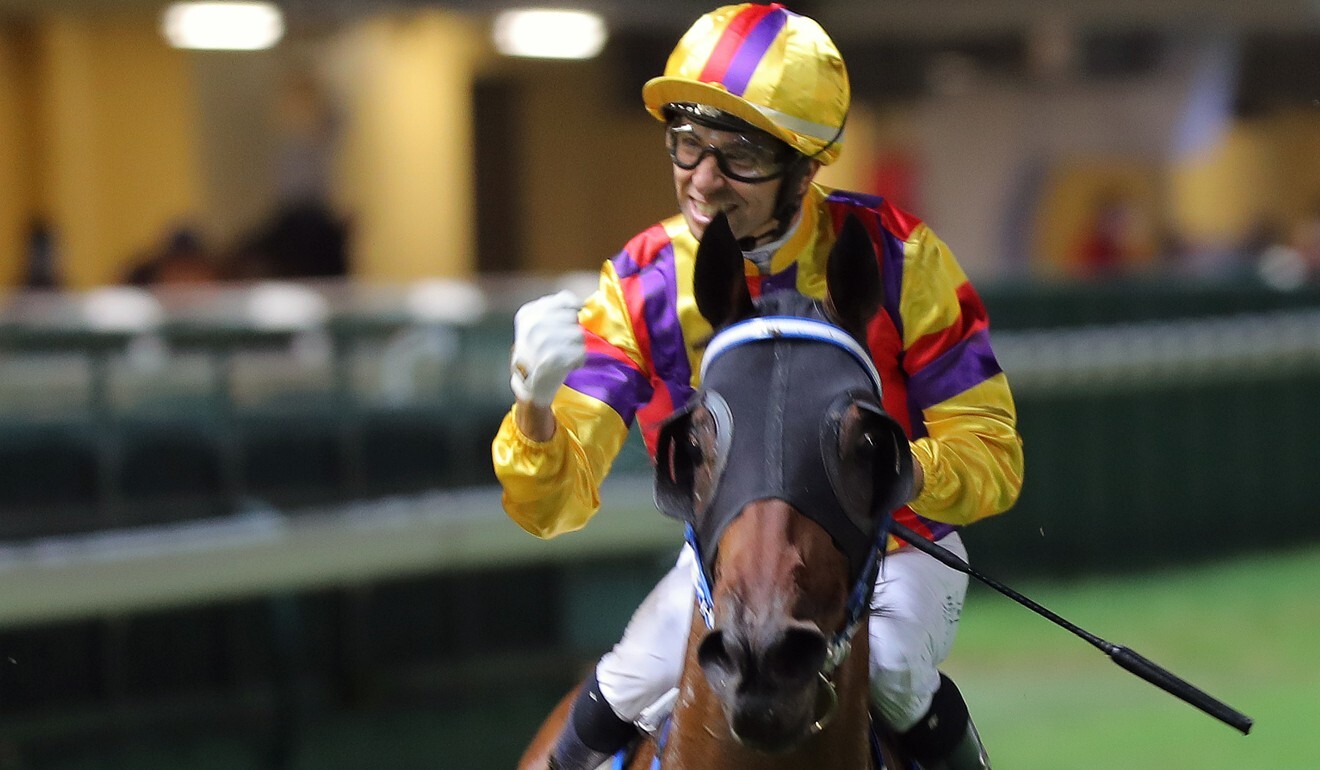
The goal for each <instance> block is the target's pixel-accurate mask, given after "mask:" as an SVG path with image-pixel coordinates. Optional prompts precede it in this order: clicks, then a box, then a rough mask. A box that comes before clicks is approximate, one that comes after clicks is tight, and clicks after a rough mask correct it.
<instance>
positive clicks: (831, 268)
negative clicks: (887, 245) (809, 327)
mask: <svg viewBox="0 0 1320 770" xmlns="http://www.w3.org/2000/svg"><path fill="white" fill-rule="evenodd" d="M825 285H826V291H827V292H828V293H827V296H828V298H829V306H830V309H831V310H832V311H833V313H834V315H835V320H836V321H838V322H839V324H840V325H842V326H843V327H844V328H846V329H850V330H853V331H855V332H857V333H864V332H865V330H866V324H867V322H868V321H870V320H871V316H873V315H875V313H876V311H877V310H879V309H880V302H881V298H882V295H883V292H884V287H883V286H882V285H881V283H880V265H879V263H878V261H877V258H876V253H875V245H874V244H873V243H872V242H871V237H870V235H868V234H867V232H866V226H865V225H863V224H862V223H861V220H859V219H857V217H855V216H853V215H851V214H849V215H848V218H847V219H846V220H844V223H843V228H842V229H841V230H840V231H839V237H838V239H837V240H835V242H834V248H832V249H830V255H829V258H828V260H827V261H826V264H825Z"/></svg>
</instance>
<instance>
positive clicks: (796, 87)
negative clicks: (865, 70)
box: [642, 3, 851, 165]
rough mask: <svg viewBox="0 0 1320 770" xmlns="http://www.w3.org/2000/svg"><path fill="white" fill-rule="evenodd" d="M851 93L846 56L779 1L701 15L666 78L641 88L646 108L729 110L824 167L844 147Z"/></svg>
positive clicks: (659, 111) (661, 114) (658, 111)
mask: <svg viewBox="0 0 1320 770" xmlns="http://www.w3.org/2000/svg"><path fill="white" fill-rule="evenodd" d="M850 99H851V90H850V89H849V86H848V71H847V69H845V68H844V65H843V57H842V56H840V55H839V50H838V48H836V47H835V45H834V41H832V40H830V38H829V35H826V34H825V30H823V29H821V27H820V25H819V24H817V23H816V22H815V21H813V20H811V19H809V18H807V17H806V16H802V15H800V14H796V13H793V12H792V11H790V10H788V9H786V8H784V6H782V5H780V4H779V3H772V4H770V5H759V4H756V3H743V4H742V5H728V6H725V7H723V8H718V9H716V10H714V11H711V12H710V13H708V14H706V15H705V16H702V17H701V18H700V19H698V20H697V22H696V23H695V24H693V25H692V28H691V29H689V30H688V31H687V33H685V34H684V35H683V37H682V39H681V40H679V41H678V46H677V47H675V48H674V52H673V53H672V54H670V55H669V62H668V63H667V64H666V65H665V74H664V75H663V76H662V77H658V78H652V79H651V80H649V81H647V83H646V85H644V86H642V100H643V101H645V102H646V109H647V111H649V112H650V113H651V114H652V115H654V116H655V117H657V118H659V119H660V120H667V117H666V115H665V106H666V105H669V104H674V103H691V104H700V105H705V106H707V107H713V108H715V109H718V110H723V111H724V112H727V113H729V114H731V115H733V116H735V117H737V118H741V119H742V120H744V121H746V122H748V123H750V124H752V125H753V126H755V127H757V128H759V129H761V130H762V131H765V132H766V133H769V134H771V135H772V136H775V137H777V138H779V139H781V140H783V141H784V142H787V143H788V144H789V146H791V147H793V149H795V150H797V151H798V152H800V153H802V154H803V155H805V156H807V157H811V158H815V159H816V160H818V161H820V162H821V163H823V164H826V165H828V164H830V163H832V162H834V160H835V159H836V158H838V156H839V151H840V150H841V149H842V145H843V124H844V120H845V119H846V118H847V116H848V105H849V101H850Z"/></svg>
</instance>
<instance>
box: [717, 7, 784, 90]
mask: <svg viewBox="0 0 1320 770" xmlns="http://www.w3.org/2000/svg"><path fill="white" fill-rule="evenodd" d="M782 7H783V6H781V5H779V4H778V3H772V4H770V5H752V6H748V7H747V8H744V9H743V10H742V11H739V13H738V15H737V16H734V17H733V19H732V20H731V21H730V22H729V25H728V26H727V27H725V28H724V33H723V34H722V35H720V39H719V42H717V43H716V44H715V49H714V50H713V51H711V53H710V58H708V59H706V66H705V67H703V68H702V69H701V74H700V75H698V76H697V80H700V81H701V82H703V83H720V82H723V80H724V73H725V72H726V71H727V70H728V68H729V63H730V62H732V61H733V57H734V56H736V55H737V54H738V49H739V48H740V47H742V44H743V41H744V40H746V39H747V33H748V32H749V31H751V29H752V28H753V27H755V26H756V23H757V22H758V21H760V20H761V19H763V18H765V15H766V14H768V13H770V12H771V11H775V10H778V9H780V8H782Z"/></svg>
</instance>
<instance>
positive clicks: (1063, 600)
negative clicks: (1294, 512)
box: [945, 549, 1320, 770]
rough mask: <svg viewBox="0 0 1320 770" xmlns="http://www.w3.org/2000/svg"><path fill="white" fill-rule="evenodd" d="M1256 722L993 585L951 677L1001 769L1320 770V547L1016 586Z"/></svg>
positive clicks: (972, 616) (980, 600)
mask: <svg viewBox="0 0 1320 770" xmlns="http://www.w3.org/2000/svg"><path fill="white" fill-rule="evenodd" d="M1016 588H1018V590H1020V591H1022V593H1024V594H1026V595H1027V596H1030V597H1031V598H1033V599H1035V600H1036V601H1037V602H1039V603H1040V604H1042V605H1044V606H1046V607H1048V608H1050V609H1051V610H1053V611H1054V612H1056V613H1058V614H1059V615H1061V616H1063V617H1065V618H1067V619H1068V620H1070V621H1072V622H1073V623H1076V624H1077V625H1079V626H1081V627H1082V628H1085V629H1086V630H1088V631H1090V632H1091V633H1093V634H1096V635H1098V636H1100V637H1102V638H1104V639H1107V640H1108V641H1110V642H1113V643H1115V644H1121V645H1124V646H1127V647H1129V648H1131V649H1133V650H1135V651H1137V652H1139V653H1141V654H1142V655H1144V656H1145V657H1147V658H1149V659H1151V660H1153V661H1154V662H1156V663H1158V664H1159V665H1161V666H1162V667H1164V668H1166V669H1168V670H1169V671H1171V672H1172V673H1173V674H1175V675H1177V676H1179V677H1181V678H1183V679H1185V680H1187V681H1188V682H1190V683H1191V684H1193V685H1195V686H1196V687H1199V688H1200V689H1202V690H1204V691H1206V692H1207V693H1209V694H1210V695H1212V696H1214V697H1216V698H1218V699H1219V700H1221V701H1224V702H1225V703H1227V704H1228V705H1229V706H1232V707H1233V708H1236V709H1237V710H1238V711H1241V712H1243V713H1245V714H1247V715H1248V716H1250V717H1252V718H1253V719H1255V721H1256V724H1255V726H1254V727H1253V728H1252V731H1251V734H1250V735H1249V736H1243V735H1241V734H1240V733H1238V732H1237V731H1236V730H1234V729H1233V728H1231V727H1228V726H1227V725H1224V724H1222V723H1220V722H1218V721H1217V720H1215V719H1214V718H1213V717H1210V716H1208V715H1206V714H1204V713H1202V712H1201V711H1199V710H1197V709H1195V708H1194V707H1192V706H1190V705H1188V704H1186V703H1184V702H1183V701H1181V700H1179V699H1177V698H1175V697H1174V696H1172V695H1169V694H1167V693H1165V692H1164V691H1163V690H1160V689H1159V688H1157V687H1155V686H1154V685H1151V684H1148V683H1146V682H1145V681H1144V680H1142V679H1139V678H1137V677H1136V676H1134V675H1132V674H1129V673H1128V672H1127V671H1124V670H1123V669H1121V668H1119V667H1118V666H1117V665H1115V664H1114V663H1112V662H1111V661H1110V660H1109V659H1108V658H1107V657H1106V655H1105V654H1104V653H1103V652H1101V651H1099V650H1097V649H1095V648H1094V647H1092V646H1091V645H1089V644H1087V643H1086V642H1085V641H1083V640H1081V639H1079V638H1077V637H1075V636H1073V635H1072V634H1070V633H1069V632H1067V631H1065V630H1064V629H1062V628H1059V627H1057V626H1055V625H1053V624H1052V623H1050V622H1049V621H1047V620H1045V619H1044V618H1041V617H1039V616H1037V615H1035V614H1034V613H1032V612H1031V611H1030V610H1028V609H1026V608H1025V607H1021V606H1020V605H1018V604H1016V603H1014V602H1013V601H1012V600H1010V599H1008V598H1006V597H1003V596H1001V595H999V594H997V593H994V592H992V591H990V590H989V589H982V590H973V592H972V595H971V596H970V597H969V601H968V605H967V609H966V611H965V614H964V618H963V622H962V626H961V630H960V632H959V638H958V642H957V645H956V646H955V648H954V652H953V655H952V656H951V657H950V659H949V660H948V661H947V662H946V665H945V669H946V670H947V671H948V672H949V673H950V675H951V676H953V677H954V679H956V680H957V681H958V683H959V686H960V687H961V688H962V690H963V692H964V695H965V696H966V698H967V701H968V703H969V705H970V706H971V710H972V714H973V716H974V718H975V720H976V723H977V726H978V727H979V728H980V730H981V734H982V736H983V738H984V739H985V741H986V744H987V746H988V747H989V748H990V750H991V755H992V758H993V759H994V761H995V766H996V767H1003V768H1008V770H1032V768H1068V769H1069V770H1072V769H1077V770H1086V769H1089V768H1107V769H1112V768H1197V770H1216V769H1217V768H1224V769H1225V770H1227V769H1228V768H1233V769H1234V770H1238V769H1240V768H1248V769H1250V770H1288V769H1291V768H1296V769H1297V770H1302V769H1303V768H1305V769H1307V770H1311V769H1312V768H1320V660H1318V659H1317V652H1318V648H1320V645H1318V644H1317V640H1320V549H1311V550H1307V551H1303V552H1297V553H1291V554H1283V555H1271V556H1260V557H1247V558H1243V559H1241V560H1235V561H1231V562H1225V563H1220V564H1215V565H1208V566H1201V567H1196V568H1188V569H1183V570H1178V571H1169V572H1166V573H1156V574H1143V575H1139V576H1129V577H1123V578H1109V579H1105V580H1093V581H1090V582H1085V583H1076V584H1070V585H1060V584H1057V583H1056V584H1045V583H1036V584H1026V585H1020V586H1016Z"/></svg>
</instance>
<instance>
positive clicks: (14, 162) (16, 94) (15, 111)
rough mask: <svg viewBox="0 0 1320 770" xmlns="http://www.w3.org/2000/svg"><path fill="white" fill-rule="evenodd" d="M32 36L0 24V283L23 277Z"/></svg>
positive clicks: (30, 191) (31, 145)
mask: <svg viewBox="0 0 1320 770" xmlns="http://www.w3.org/2000/svg"><path fill="white" fill-rule="evenodd" d="M30 59H31V40H30V37H29V35H28V34H27V29H26V28H23V27H18V26H13V27H9V28H3V27H0V285H3V284H13V283H17V282H19V281H21V280H22V278H23V265H24V251H25V249H24V246H25V241H26V235H27V229H28V225H29V222H30V220H31V219H32V217H33V216H34V214H35V203H36V189H35V187H34V180H33V172H34V168H35V158H34V156H35V155H36V154H37V146H36V144H35V137H36V136H37V134H38V133H39V132H36V131H33V130H32V121H33V120H34V115H33V103H32V74H31V61H30Z"/></svg>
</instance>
